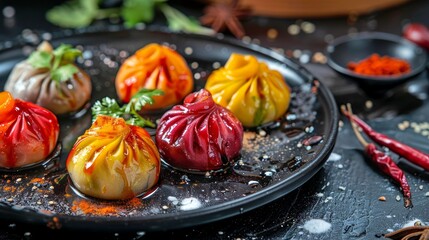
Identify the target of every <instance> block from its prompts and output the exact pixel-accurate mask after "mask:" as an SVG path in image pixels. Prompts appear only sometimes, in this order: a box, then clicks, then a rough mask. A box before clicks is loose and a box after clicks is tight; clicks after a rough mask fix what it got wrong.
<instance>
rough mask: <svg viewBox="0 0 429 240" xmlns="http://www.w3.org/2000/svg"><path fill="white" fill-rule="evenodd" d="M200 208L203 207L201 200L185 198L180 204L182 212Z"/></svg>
mask: <svg viewBox="0 0 429 240" xmlns="http://www.w3.org/2000/svg"><path fill="white" fill-rule="evenodd" d="M200 207H201V202H200V200H198V199H196V198H194V197H190V198H185V199H183V200H182V201H181V202H180V210H183V211H189V210H193V209H197V208H200Z"/></svg>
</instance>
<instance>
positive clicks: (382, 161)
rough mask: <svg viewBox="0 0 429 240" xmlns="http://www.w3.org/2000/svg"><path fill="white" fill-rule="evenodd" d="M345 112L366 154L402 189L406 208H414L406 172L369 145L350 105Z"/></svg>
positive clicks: (343, 109) (373, 146)
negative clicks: (354, 119)
mask: <svg viewBox="0 0 429 240" xmlns="http://www.w3.org/2000/svg"><path fill="white" fill-rule="evenodd" d="M341 109H342V111H343V112H347V113H348V116H350V117H349V119H350V122H351V124H352V128H353V131H354V133H355V135H356V137H357V139H358V140H359V142H360V143H361V144H362V145H363V146H364V147H365V153H366V154H367V155H368V156H369V157H370V158H371V160H372V162H373V163H375V165H376V166H377V167H378V168H379V169H380V170H381V171H382V172H383V173H385V174H386V175H388V176H389V177H390V178H392V179H393V180H394V181H395V182H396V183H397V184H399V186H400V187H401V189H402V194H403V196H404V206H405V207H406V208H410V207H412V206H413V204H412V202H411V191H410V185H409V184H408V182H407V179H406V177H405V174H404V172H403V171H402V170H401V169H400V168H399V167H398V165H396V163H395V162H394V161H393V160H392V158H391V157H390V156H388V155H386V154H385V153H384V152H382V151H380V150H378V149H377V147H376V146H375V145H374V144H373V143H368V142H367V141H366V140H365V139H364V138H363V136H362V135H361V134H360V132H359V130H358V125H357V124H356V122H354V121H353V120H352V119H353V116H354V115H353V113H352V111H351V107H350V105H348V111H347V110H346V109H345V107H344V106H341Z"/></svg>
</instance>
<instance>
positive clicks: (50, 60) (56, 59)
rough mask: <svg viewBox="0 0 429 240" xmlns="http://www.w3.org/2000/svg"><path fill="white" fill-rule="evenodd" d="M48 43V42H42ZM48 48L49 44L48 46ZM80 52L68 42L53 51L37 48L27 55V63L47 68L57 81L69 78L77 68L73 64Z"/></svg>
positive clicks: (38, 67)
mask: <svg viewBox="0 0 429 240" xmlns="http://www.w3.org/2000/svg"><path fill="white" fill-rule="evenodd" d="M43 44H48V43H46V42H45V43H43ZM48 48H50V46H49V47H48ZM81 55H82V52H81V51H80V50H78V49H76V48H73V47H72V46H71V45H68V44H61V45H60V46H59V47H58V48H56V49H55V50H53V51H50V50H47V49H38V50H36V51H34V52H33V53H31V55H30V56H29V57H28V60H27V61H28V63H29V64H31V66H33V67H34V68H37V69H40V68H45V69H48V70H49V72H50V73H51V78H52V79H53V80H54V81H57V82H58V83H60V82H63V81H66V80H68V79H70V78H71V77H72V76H73V74H75V73H77V72H78V71H79V69H78V68H77V67H76V66H75V65H74V64H73V63H74V60H75V59H76V58H77V57H79V56H81Z"/></svg>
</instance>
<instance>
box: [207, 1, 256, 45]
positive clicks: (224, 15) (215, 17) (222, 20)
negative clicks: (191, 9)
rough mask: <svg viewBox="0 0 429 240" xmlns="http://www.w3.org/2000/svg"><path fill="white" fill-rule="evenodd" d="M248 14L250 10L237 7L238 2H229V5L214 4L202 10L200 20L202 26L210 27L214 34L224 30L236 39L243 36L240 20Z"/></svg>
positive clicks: (223, 3)
mask: <svg viewBox="0 0 429 240" xmlns="http://www.w3.org/2000/svg"><path fill="white" fill-rule="evenodd" d="M249 14H250V8H243V7H240V6H239V5H238V0H231V1H230V2H229V3H225V2H222V3H214V4H212V5H209V6H207V7H206V8H204V16H202V17H201V18H200V22H201V24H203V25H210V27H211V28H212V29H213V30H215V31H216V32H221V31H223V30H224V29H225V28H228V29H229V31H230V32H231V33H232V34H234V36H235V37H237V38H240V39H241V38H242V37H243V36H244V35H245V32H244V28H243V26H242V25H241V23H240V19H243V18H244V17H246V16H248V15H249Z"/></svg>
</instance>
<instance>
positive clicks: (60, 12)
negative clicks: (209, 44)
mask: <svg viewBox="0 0 429 240" xmlns="http://www.w3.org/2000/svg"><path fill="white" fill-rule="evenodd" d="M101 2H102V0H72V1H69V2H66V3H64V4H62V5H59V6H56V7H54V8H52V9H51V10H49V11H48V12H47V13H46V18H47V19H48V21H49V22H51V23H53V24H55V25H58V26H60V27H64V28H81V27H87V26H89V25H90V24H91V23H92V22H93V21H94V20H97V19H105V18H109V17H112V16H120V17H122V19H123V20H124V25H125V26H126V27H134V26H135V25H136V24H138V23H141V22H144V23H150V22H152V21H153V19H154V16H155V13H156V10H157V9H159V10H160V11H161V12H162V13H163V14H164V16H165V18H166V19H167V22H168V25H169V28H170V29H171V30H172V31H184V32H189V33H197V34H213V33H214V31H213V30H212V29H210V28H206V27H202V26H201V25H200V24H199V23H198V21H195V20H194V19H191V18H189V17H187V16H186V15H185V14H183V13H181V12H180V11H178V10H177V9H175V8H172V7H171V6H169V5H167V4H166V3H165V2H167V0H124V1H122V2H123V3H122V5H121V6H120V7H117V8H100V3H101Z"/></svg>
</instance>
